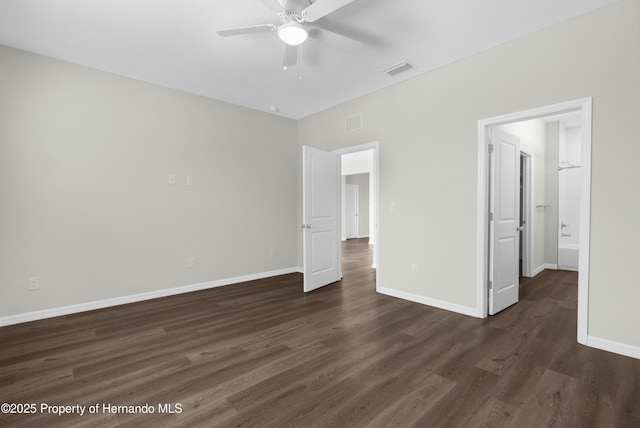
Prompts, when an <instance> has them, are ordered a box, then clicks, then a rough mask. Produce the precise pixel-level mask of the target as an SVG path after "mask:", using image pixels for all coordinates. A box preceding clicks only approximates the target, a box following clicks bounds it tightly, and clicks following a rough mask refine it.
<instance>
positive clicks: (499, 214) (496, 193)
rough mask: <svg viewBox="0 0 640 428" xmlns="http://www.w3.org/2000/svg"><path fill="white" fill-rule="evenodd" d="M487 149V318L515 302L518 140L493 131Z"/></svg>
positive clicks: (518, 227)
mask: <svg viewBox="0 0 640 428" xmlns="http://www.w3.org/2000/svg"><path fill="white" fill-rule="evenodd" d="M489 150H490V152H491V154H490V156H489V159H490V161H489V162H490V178H489V182H490V186H491V188H490V197H489V207H490V212H491V215H490V216H489V220H490V224H489V233H490V235H489V236H490V242H489V315H494V314H496V313H498V312H500V311H501V310H503V309H505V308H506V307H508V306H511V305H513V304H514V303H517V302H518V288H519V276H518V274H519V273H518V267H519V266H518V265H519V252H520V251H519V249H520V139H519V138H518V137H516V136H515V135H511V134H508V133H506V132H504V131H501V130H499V129H493V130H492V133H491V141H490V143H489Z"/></svg>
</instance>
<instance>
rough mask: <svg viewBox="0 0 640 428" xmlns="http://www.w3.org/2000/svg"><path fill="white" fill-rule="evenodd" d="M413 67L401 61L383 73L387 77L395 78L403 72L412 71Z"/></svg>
mask: <svg viewBox="0 0 640 428" xmlns="http://www.w3.org/2000/svg"><path fill="white" fill-rule="evenodd" d="M414 68H415V67H414V66H413V65H411V64H409V63H408V62H407V61H402V62H401V63H398V64H395V65H392V66H391V67H388V68H385V69H384V70H382V71H384V72H385V73H387V74H388V75H389V76H392V77H393V76H395V75H397V74H400V73H402V72H404V71H408V70H412V69H414Z"/></svg>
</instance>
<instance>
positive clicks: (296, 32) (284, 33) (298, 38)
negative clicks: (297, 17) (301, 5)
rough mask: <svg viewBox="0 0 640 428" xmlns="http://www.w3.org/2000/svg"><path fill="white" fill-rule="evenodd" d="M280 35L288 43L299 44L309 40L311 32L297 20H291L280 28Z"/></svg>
mask: <svg viewBox="0 0 640 428" xmlns="http://www.w3.org/2000/svg"><path fill="white" fill-rule="evenodd" d="M278 37H280V40H282V41H283V42H285V43H286V44H288V45H291V46H298V45H300V44H302V43H304V42H305V41H306V40H307V38H308V37H309V33H307V30H305V29H304V27H303V26H302V25H300V24H298V23H297V22H289V23H287V24H284V25H281V26H280V28H278Z"/></svg>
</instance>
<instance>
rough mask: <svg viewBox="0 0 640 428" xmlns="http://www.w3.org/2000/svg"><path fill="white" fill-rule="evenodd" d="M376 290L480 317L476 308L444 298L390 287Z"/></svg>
mask: <svg viewBox="0 0 640 428" xmlns="http://www.w3.org/2000/svg"><path fill="white" fill-rule="evenodd" d="M376 291H377V292H378V293H380V294H385V295H387V296H391V297H397V298H398V299H403V300H409V301H410V302H415V303H421V304H423V305H427V306H433V307H435V308H440V309H444V310H447V311H451V312H457V313H459V314H463V315H468V316H470V317H475V318H482V317H480V316H479V315H478V309H476V308H472V307H470V306H463V305H458V304H456V303H450V302H445V301H444V300H438V299H432V298H430V297H424V296H419V295H417V294H413V293H407V292H405V291H399V290H393V289H391V288H384V287H378V288H377V289H376Z"/></svg>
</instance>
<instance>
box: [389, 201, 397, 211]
mask: <svg viewBox="0 0 640 428" xmlns="http://www.w3.org/2000/svg"><path fill="white" fill-rule="evenodd" d="M396 209H398V207H397V205H396V203H395V202H391V203H390V204H389V211H391V212H392V213H394V212H396Z"/></svg>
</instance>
